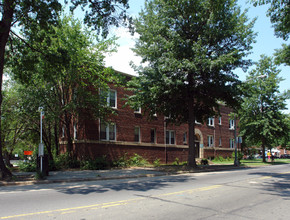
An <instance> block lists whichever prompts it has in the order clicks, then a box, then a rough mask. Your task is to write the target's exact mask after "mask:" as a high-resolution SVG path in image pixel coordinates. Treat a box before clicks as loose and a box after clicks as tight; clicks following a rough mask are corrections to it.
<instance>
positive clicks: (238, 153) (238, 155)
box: [232, 151, 244, 161]
mask: <svg viewBox="0 0 290 220" xmlns="http://www.w3.org/2000/svg"><path fill="white" fill-rule="evenodd" d="M243 157H244V153H243V152H241V151H237V159H238V161H240V160H241V159H243ZM232 158H235V152H233V153H232Z"/></svg>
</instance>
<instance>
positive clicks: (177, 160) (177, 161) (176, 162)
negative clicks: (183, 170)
mask: <svg viewBox="0 0 290 220" xmlns="http://www.w3.org/2000/svg"><path fill="white" fill-rule="evenodd" d="M172 165H175V166H176V165H179V158H178V157H176V158H175V160H174V161H173V162H172Z"/></svg>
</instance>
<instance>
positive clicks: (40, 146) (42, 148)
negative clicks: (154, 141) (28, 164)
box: [38, 143, 44, 157]
mask: <svg viewBox="0 0 290 220" xmlns="http://www.w3.org/2000/svg"><path fill="white" fill-rule="evenodd" d="M38 156H40V157H43V156H44V146H43V143H40V144H39V145H38Z"/></svg>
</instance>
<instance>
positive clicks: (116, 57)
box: [105, 28, 141, 75]
mask: <svg viewBox="0 0 290 220" xmlns="http://www.w3.org/2000/svg"><path fill="white" fill-rule="evenodd" d="M114 34H115V35H116V36H117V37H119V39H118V41H117V43H118V44H119V45H120V46H119V47H118V48H117V50H118V51H117V52H116V53H112V54H110V55H107V57H106V59H105V62H106V66H111V67H113V68H114V69H115V70H118V71H121V72H124V73H127V74H130V75H137V73H136V72H135V71H134V69H133V68H132V67H131V66H130V62H131V61H132V62H133V63H134V64H135V65H139V64H140V62H141V58H140V57H138V56H136V55H135V54H134V52H133V51H132V50H131V48H133V47H134V45H135V42H134V40H135V39H137V37H138V36H137V35H134V36H132V35H131V34H130V33H129V32H128V30H127V29H125V28H117V29H115V30H114Z"/></svg>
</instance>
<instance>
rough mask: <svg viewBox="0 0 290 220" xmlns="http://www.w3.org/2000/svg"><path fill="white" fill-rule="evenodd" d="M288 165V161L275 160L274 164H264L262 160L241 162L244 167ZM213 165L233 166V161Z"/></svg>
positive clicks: (217, 162)
mask: <svg viewBox="0 0 290 220" xmlns="http://www.w3.org/2000/svg"><path fill="white" fill-rule="evenodd" d="M289 163H290V159H275V160H274V162H266V163H264V162H263V161H262V159H252V160H241V166H246V167H253V166H268V165H279V164H289ZM213 164H215V165H230V164H234V160H227V161H214V162H213Z"/></svg>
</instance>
